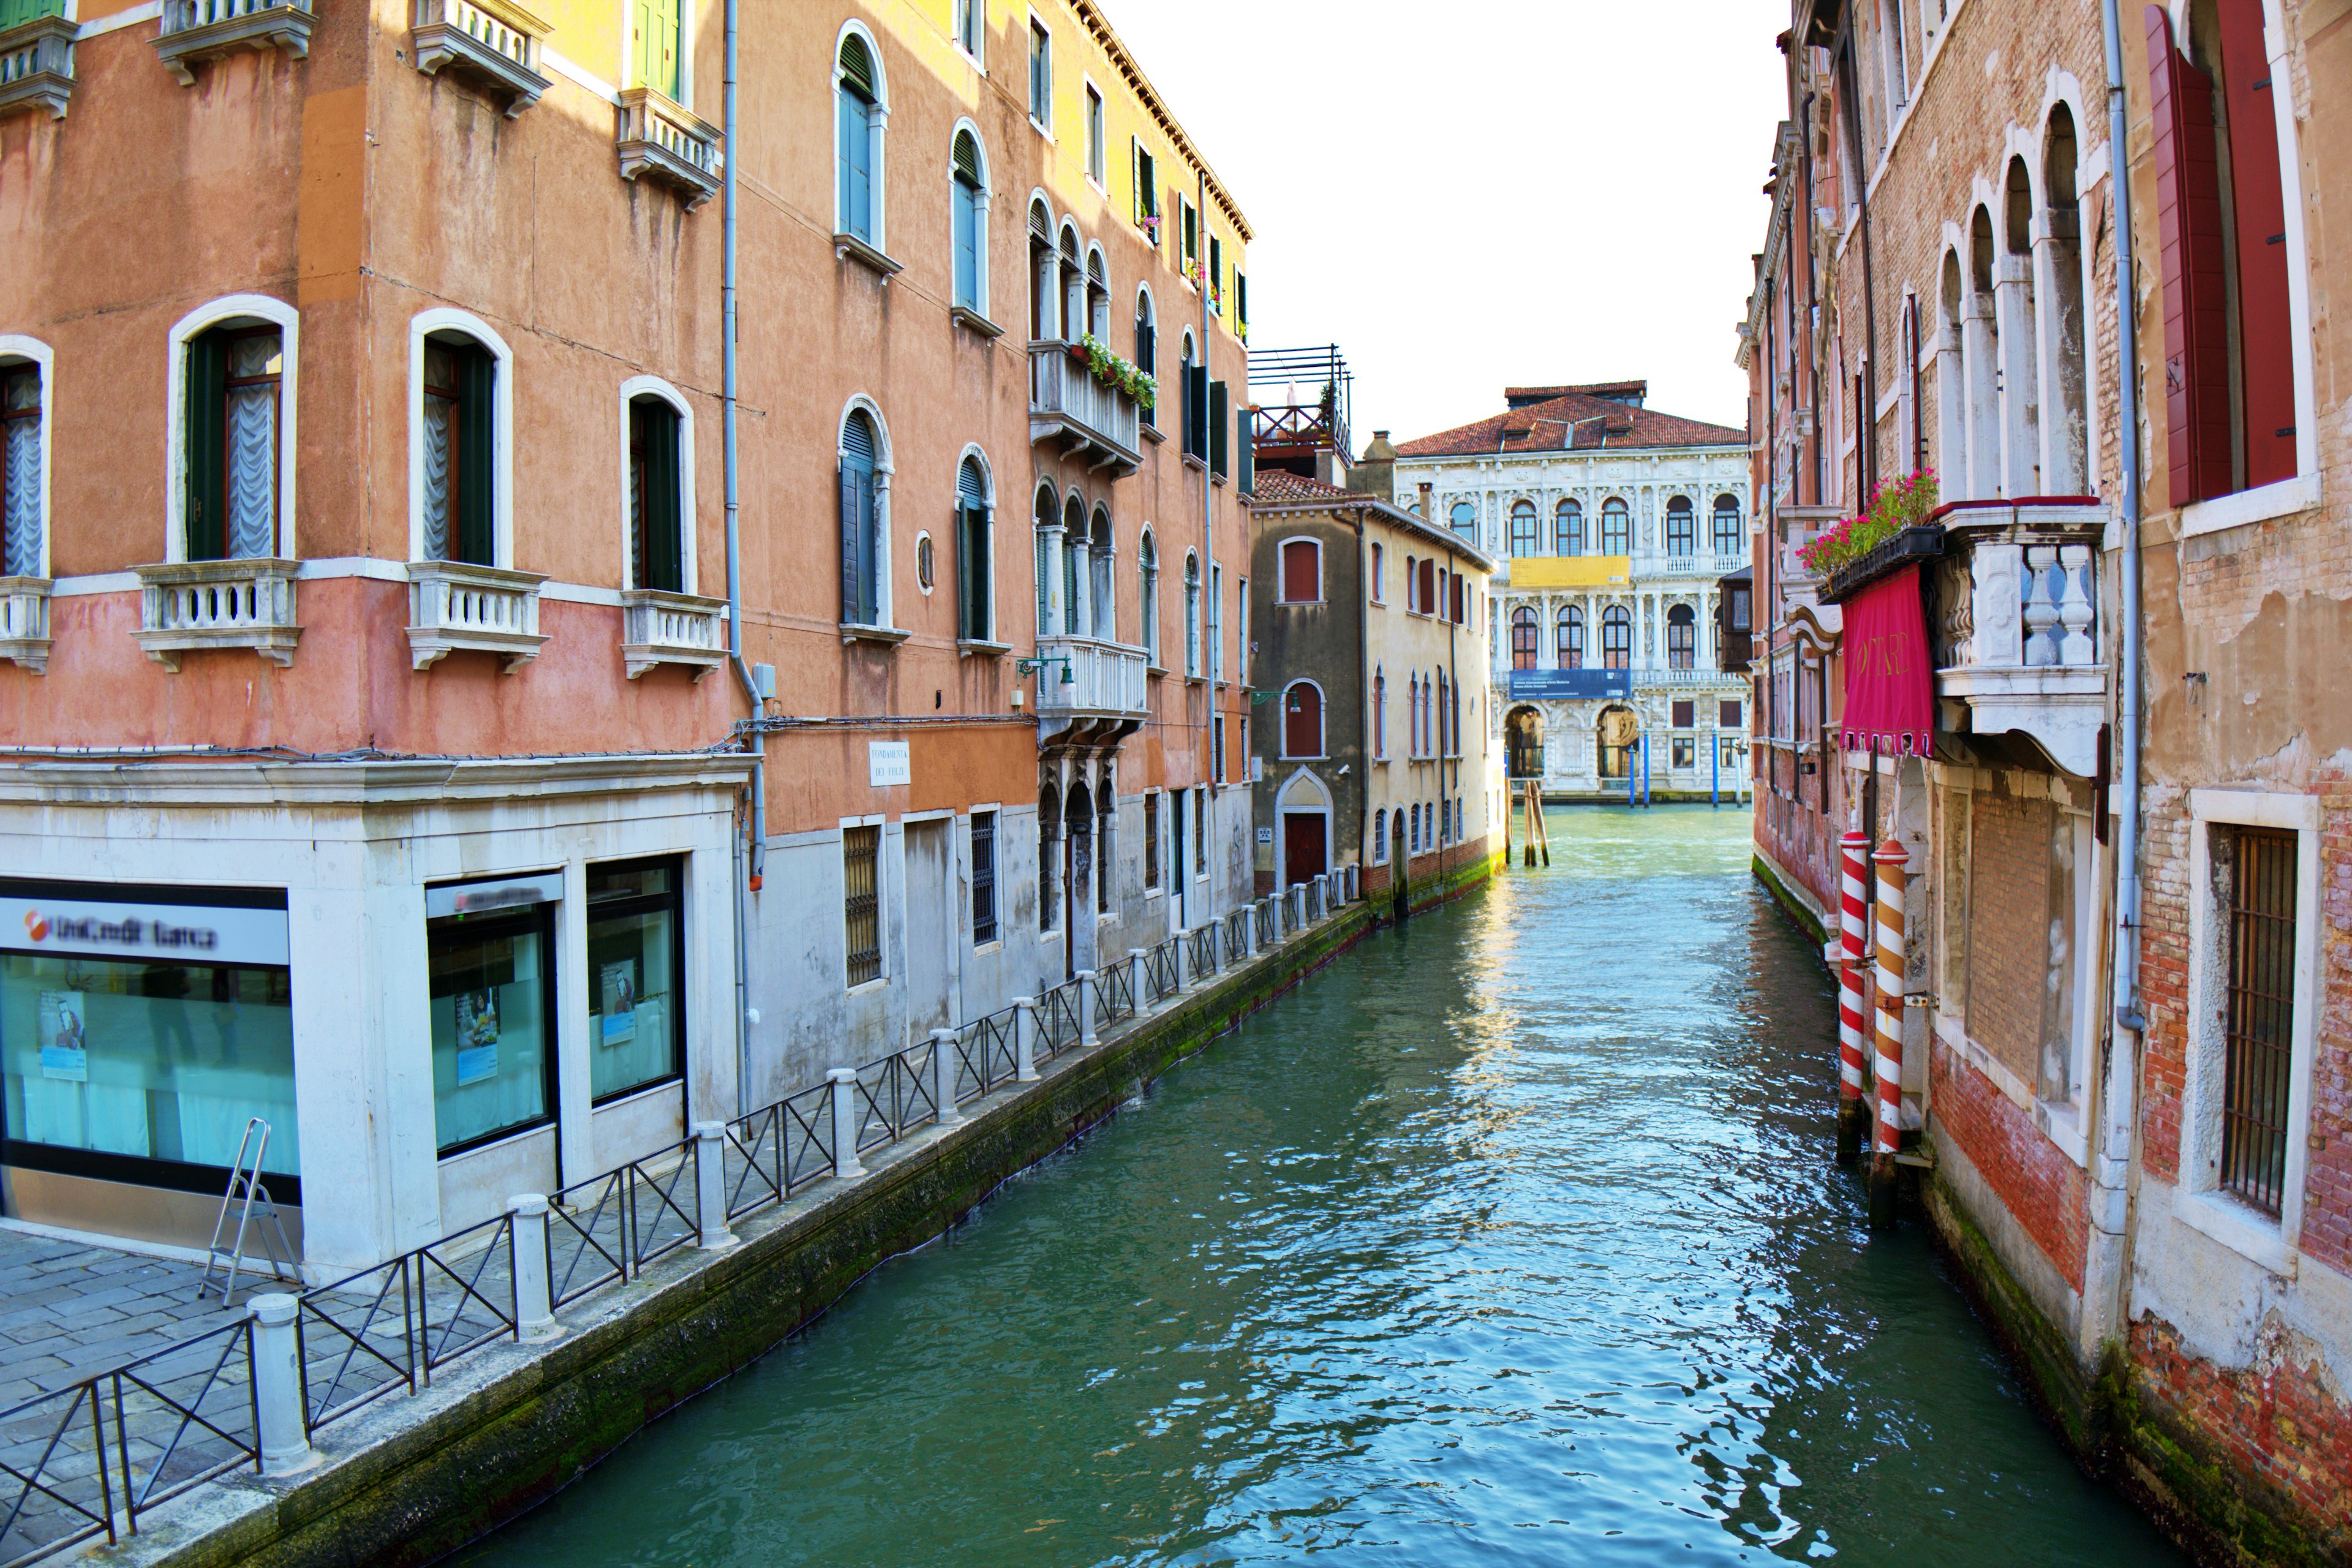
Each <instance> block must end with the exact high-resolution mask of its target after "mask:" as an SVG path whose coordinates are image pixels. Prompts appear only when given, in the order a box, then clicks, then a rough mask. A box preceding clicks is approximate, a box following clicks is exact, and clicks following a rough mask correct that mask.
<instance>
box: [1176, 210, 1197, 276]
mask: <svg viewBox="0 0 2352 1568" xmlns="http://www.w3.org/2000/svg"><path fill="white" fill-rule="evenodd" d="M1176 205H1177V206H1178V207H1179V208H1180V209H1181V212H1182V214H1183V227H1184V234H1183V241H1184V276H1185V277H1187V278H1189V279H1192V281H1193V283H1195V284H1196V285H1197V284H1198V283H1199V282H1200V281H1201V214H1200V210H1199V209H1198V208H1196V207H1195V206H1193V205H1192V198H1191V197H1189V196H1183V195H1179V196H1178V197H1177V198H1176Z"/></svg>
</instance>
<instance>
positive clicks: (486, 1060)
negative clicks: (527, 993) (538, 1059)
mask: <svg viewBox="0 0 2352 1568" xmlns="http://www.w3.org/2000/svg"><path fill="white" fill-rule="evenodd" d="M498 1076H499V994H498V992H497V991H495V990H493V989H490V988H489V987H488V986H485V987H484V988H482V989H481V990H479V991H460V992H458V993H457V1085H458V1087H459V1088H461V1089H462V1088H464V1087H465V1086H466V1085H467V1084H469V1083H481V1082H483V1081H485V1080H487V1079H494V1078H496V1077H498Z"/></svg>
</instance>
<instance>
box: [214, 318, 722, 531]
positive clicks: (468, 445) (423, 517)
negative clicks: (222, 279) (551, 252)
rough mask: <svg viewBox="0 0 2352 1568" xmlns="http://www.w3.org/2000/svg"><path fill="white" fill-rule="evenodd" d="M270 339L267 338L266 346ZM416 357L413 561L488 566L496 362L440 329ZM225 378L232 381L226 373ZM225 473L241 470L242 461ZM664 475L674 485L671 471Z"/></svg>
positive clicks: (424, 338) (473, 340) (425, 338)
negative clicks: (419, 376) (417, 465)
mask: <svg viewBox="0 0 2352 1568" xmlns="http://www.w3.org/2000/svg"><path fill="white" fill-rule="evenodd" d="M275 339H276V334H275V333H271V334H270V341H272V342H274V341H275ZM245 341H247V342H251V341H253V340H251V339H247V340H245ZM194 346H195V345H194V344H191V345H190V347H191V349H192V350H193V349H194ZM416 352H417V353H418V356H419V359H420V363H421V364H422V367H423V373H424V374H423V381H422V384H421V388H420V393H419V395H420V397H421V399H422V401H421V403H420V404H419V405H418V414H419V419H418V437H419V439H420V441H421V443H422V446H423V450H422V451H421V453H420V454H419V457H420V458H421V472H420V474H419V485H420V491H421V493H420V497H419V515H418V528H419V534H420V537H419V541H418V546H419V554H420V556H421V558H422V559H424V560H426V561H463V562H467V563H471V564H473V565H477V566H495V565H497V564H498V563H499V561H498V512H499V402H500V397H499V393H500V390H501V389H500V387H499V354H498V353H497V352H496V351H494V350H493V349H491V348H490V347H489V345H488V344H487V343H484V342H482V341H481V340H480V339H479V338H478V337H476V336H474V335H473V334H472V333H470V332H467V331H464V330H462V329H459V328H456V327H446V326H444V327H436V328H430V329H427V330H426V331H424V332H423V333H422V334H421V336H420V338H419V339H418V341H417V343H416ZM191 363H192V364H193V361H192V362H191ZM231 376H232V381H234V379H235V372H234V370H233V369H232V372H231ZM231 466H232V468H237V467H241V466H242V463H241V460H233V461H232V465H231ZM670 472H671V475H672V476H673V478H674V477H675V475H676V472H677V470H676V468H675V467H674V466H673V467H672V468H671V470H670ZM673 488H674V487H673Z"/></svg>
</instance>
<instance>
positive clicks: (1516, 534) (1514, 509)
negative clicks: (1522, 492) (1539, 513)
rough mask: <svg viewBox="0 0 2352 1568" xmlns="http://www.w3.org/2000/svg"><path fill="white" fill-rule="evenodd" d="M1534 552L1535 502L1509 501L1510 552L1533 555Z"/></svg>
mask: <svg viewBox="0 0 2352 1568" xmlns="http://www.w3.org/2000/svg"><path fill="white" fill-rule="evenodd" d="M1535 552H1536V503H1535V502H1533V501H1529V500H1516V501H1513V502H1512V503H1511V553H1512V554H1513V555H1533V554H1534V553H1535Z"/></svg>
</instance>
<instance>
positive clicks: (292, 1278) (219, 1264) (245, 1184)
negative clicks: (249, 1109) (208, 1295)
mask: <svg viewBox="0 0 2352 1568" xmlns="http://www.w3.org/2000/svg"><path fill="white" fill-rule="evenodd" d="M268 1152H269V1123H268V1122H267V1121H263V1120H262V1119H261V1118H260V1117H258V1116H256V1117H252V1118H250V1119H248V1120H247V1122H246V1124H245V1136H244V1137H242V1138H240V1139H238V1140H237V1143H236V1164H234V1165H232V1166H231V1167H229V1173H228V1185H227V1187H226V1188H225V1189H224V1190H223V1191H222V1193H221V1205H220V1213H219V1214H218V1215H215V1217H214V1219H213V1239H212V1245H211V1246H210V1247H207V1248H206V1249H205V1272H204V1278H202V1279H198V1280H197V1281H196V1300H199V1301H201V1300H204V1299H205V1291H206V1290H208V1289H214V1288H215V1286H214V1282H213V1275H214V1271H215V1270H216V1269H217V1270H219V1271H220V1274H221V1279H220V1282H219V1285H218V1287H217V1288H218V1289H219V1290H220V1299H221V1305H222V1306H224V1307H226V1306H230V1305H233V1304H234V1303H235V1301H236V1277H237V1274H238V1272H239V1270H243V1271H244V1272H245V1273H247V1274H248V1275H251V1276H253V1277H254V1278H256V1279H258V1278H259V1277H260V1272H261V1271H260V1269H259V1268H257V1267H256V1266H254V1265H253V1264H251V1263H250V1262H249V1261H248V1260H247V1258H246V1256H245V1246H246V1238H247V1236H248V1235H251V1236H252V1237H254V1238H255V1239H256V1240H257V1241H259V1242H260V1244H261V1249H262V1251H263V1252H264V1253H265V1254H267V1255H268V1263H269V1279H270V1281H271V1283H273V1284H290V1285H293V1286H294V1287H295V1288H297V1289H299V1288H300V1287H301V1284H302V1271H301V1269H300V1268H297V1267H296V1266H295V1262H294V1248H293V1247H292V1246H290V1245H289V1243H288V1241H287V1239H286V1222H285V1220H284V1219H283V1218H281V1217H280V1216H279V1215H278V1205H277V1204H276V1203H275V1202H273V1201H272V1200H271V1198H270V1196H269V1189H268V1187H267V1186H265V1185H264V1184H262V1180H261V1161H262V1157H263V1156H264V1155H265V1154H267V1153H268ZM248 1156H249V1157H248ZM231 1209H235V1210H236V1235H235V1237H233V1238H232V1240H231V1242H230V1244H229V1245H228V1246H226V1247H223V1246H222V1245H221V1237H223V1236H225V1235H226V1234H227V1233H228V1218H229V1210H231ZM256 1222H258V1224H257V1223H256Z"/></svg>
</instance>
